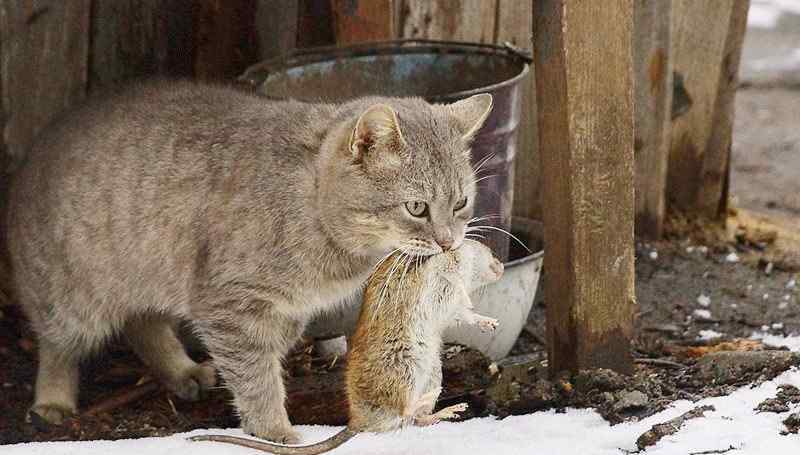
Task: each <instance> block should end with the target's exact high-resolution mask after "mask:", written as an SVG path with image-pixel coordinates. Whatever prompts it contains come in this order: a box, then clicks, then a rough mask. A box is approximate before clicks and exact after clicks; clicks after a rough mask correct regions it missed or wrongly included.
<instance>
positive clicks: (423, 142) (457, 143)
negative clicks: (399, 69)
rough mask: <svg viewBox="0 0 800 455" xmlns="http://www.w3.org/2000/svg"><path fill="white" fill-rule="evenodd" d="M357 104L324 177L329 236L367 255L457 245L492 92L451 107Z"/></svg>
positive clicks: (412, 101) (471, 198)
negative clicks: (474, 149) (474, 150)
mask: <svg viewBox="0 0 800 455" xmlns="http://www.w3.org/2000/svg"><path fill="white" fill-rule="evenodd" d="M352 107H353V112H355V114H354V115H353V117H352V118H351V119H348V121H347V122H346V129H345V128H344V127H342V128H340V132H339V138H338V140H336V141H335V146H336V150H335V153H333V155H334V156H335V158H334V159H333V161H332V162H330V161H329V162H328V167H329V168H330V169H327V170H325V171H323V172H324V175H323V176H322V178H321V179H320V188H319V190H320V191H319V199H318V200H319V202H320V208H321V210H322V212H323V215H324V222H325V224H326V228H328V229H330V232H331V234H332V236H333V237H335V238H337V239H338V240H340V241H342V242H343V244H346V245H347V246H348V248H349V249H353V250H358V251H359V252H361V253H364V254H385V253H387V252H389V251H392V250H395V249H400V250H401V251H405V252H407V253H409V254H412V255H421V256H427V255H432V254H436V253H441V252H442V251H448V250H451V249H454V248H458V246H459V245H461V243H462V242H463V241H464V236H465V228H466V225H467V222H468V221H469V220H470V219H471V218H472V216H473V206H474V204H475V194H476V177H475V172H474V170H473V168H472V164H471V160H470V146H471V143H472V140H473V139H474V136H475V134H476V133H477V132H478V130H479V129H480V128H481V126H482V125H483V122H484V121H485V120H486V118H487V117H488V115H489V113H490V112H491V109H492V97H491V95H488V94H480V95H475V96H472V97H470V98H468V99H465V100H461V101H458V102H455V103H452V104H447V105H436V104H430V103H427V102H425V101H424V100H422V99H419V98H403V99H398V98H371V99H364V100H360V101H358V102H355V103H354V106H352Z"/></svg>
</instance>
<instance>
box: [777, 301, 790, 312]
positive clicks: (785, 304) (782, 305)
mask: <svg viewBox="0 0 800 455" xmlns="http://www.w3.org/2000/svg"><path fill="white" fill-rule="evenodd" d="M787 308H789V302H786V301H784V302H781V303H779V304H778V309H779V310H785V309H787Z"/></svg>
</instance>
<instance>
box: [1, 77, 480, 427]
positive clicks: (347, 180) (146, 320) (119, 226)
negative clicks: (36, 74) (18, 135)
mask: <svg viewBox="0 0 800 455" xmlns="http://www.w3.org/2000/svg"><path fill="white" fill-rule="evenodd" d="M491 104H492V98H491V96H490V95H476V96H473V97H471V98H469V99H466V100H463V101H460V102H457V103H454V104H450V105H432V104H429V103H427V102H425V101H423V100H421V99H414V98H409V99H399V98H364V99H359V100H356V101H352V102H349V103H346V104H342V105H333V104H305V103H299V102H272V101H267V100H265V99H263V98H260V97H258V96H256V95H252V94H248V93H243V92H240V91H237V90H234V89H231V88H224V87H216V86H202V85H196V84H193V83H189V82H157V83H148V84H140V85H137V86H135V87H131V88H129V89H125V90H121V91H120V92H119V93H116V94H113V95H111V96H107V97H104V98H103V99H95V100H93V101H90V102H89V103H87V104H86V105H84V106H83V107H81V108H78V109H77V110H75V111H73V112H71V113H69V114H68V115H67V116H65V118H64V119H63V120H61V121H59V122H58V123H56V124H54V125H53V126H52V127H50V128H49V129H48V130H47V131H46V132H45V133H44V134H43V135H42V136H41V137H40V138H39V139H38V140H37V142H36V144H35V145H34V146H33V147H32V150H31V152H30V154H29V159H28V160H27V162H26V164H24V165H23V166H22V167H21V169H20V170H19V171H18V172H17V173H16V175H15V176H14V179H13V181H12V184H11V190H10V201H9V218H8V220H7V221H8V243H9V250H10V253H11V260H12V268H13V273H14V283H15V287H16V289H15V290H16V294H17V297H18V300H19V302H20V304H21V305H22V307H23V308H24V309H25V311H26V313H27V315H28V316H29V318H30V320H31V322H32V325H33V328H34V329H35V331H36V333H37V335H38V340H39V371H38V377H37V380H36V399H35V403H34V405H33V407H32V412H35V413H37V414H38V415H40V416H41V417H43V418H44V419H46V420H47V421H49V422H53V423H58V422H60V421H62V419H64V418H65V417H66V416H68V415H70V414H72V413H74V412H75V411H76V406H77V395H78V366H79V362H80V360H81V359H82V358H84V357H85V356H86V355H87V354H90V353H91V352H93V351H95V350H97V349H99V348H101V347H102V346H103V344H104V342H105V341H106V340H107V339H108V338H109V337H111V336H113V335H115V334H117V333H122V334H123V335H124V336H125V337H126V338H127V340H128V341H129V342H130V344H131V346H132V347H133V350H134V351H135V352H136V353H137V354H138V355H139V356H140V357H141V358H142V360H143V361H144V362H145V363H146V364H147V365H148V366H149V367H151V368H152V369H153V370H154V371H155V372H156V374H157V375H158V376H159V378H160V379H161V380H162V381H163V382H164V384H165V385H166V386H167V387H168V388H169V389H170V390H171V391H173V392H174V393H175V394H176V395H178V396H179V397H181V398H184V399H196V398H197V397H198V395H199V393H200V392H201V391H202V390H204V389H207V388H209V387H212V386H213V385H214V384H215V381H216V379H215V371H214V369H213V368H212V367H211V366H210V365H199V364H196V363H195V362H193V361H192V360H191V359H190V358H189V357H188V356H187V355H186V353H185V351H184V349H183V346H182V345H181V344H180V342H179V341H178V339H177V338H176V336H175V333H174V330H173V329H174V326H175V324H176V323H177V322H178V321H181V320H187V321H190V322H191V323H192V325H193V327H194V328H195V330H196V331H197V333H198V334H199V335H200V337H201V338H202V340H203V341H204V342H205V343H206V345H207V347H208V349H209V352H210V353H211V355H212V358H213V364H214V367H215V368H216V369H217V370H218V371H219V373H220V374H221V376H222V378H223V379H224V380H225V383H226V385H227V387H228V388H230V390H231V392H232V393H233V397H234V404H235V406H236V409H237V411H238V412H239V414H240V416H241V419H242V427H243V429H244V431H246V432H248V433H250V434H253V435H255V436H258V437H261V438H265V439H270V440H272V441H277V442H283V443H296V442H298V437H297V434H296V433H295V432H294V431H293V429H292V427H291V424H290V423H289V419H288V416H287V413H286V410H285V407H284V399H285V389H284V385H283V380H282V373H283V372H282V366H281V361H282V359H283V357H284V356H285V354H286V353H287V351H288V350H289V349H290V347H291V346H292V345H293V343H294V342H295V341H296V340H297V339H298V338H299V336H300V335H301V334H302V332H303V328H304V326H305V324H306V322H307V321H308V320H309V318H310V317H312V316H313V315H314V314H316V313H319V312H321V311H323V310H325V309H327V308H331V307H332V306H334V305H336V304H337V303H338V302H341V301H344V300H345V299H347V298H348V297H349V296H351V295H352V294H354V293H355V292H356V291H357V290H358V289H360V287H361V285H362V284H363V283H364V281H365V279H366V278H367V277H368V275H369V273H370V272H371V271H372V270H373V269H374V267H375V266H376V265H377V264H378V263H379V261H380V260H381V259H382V258H385V257H387V256H388V255H389V254H390V253H391V252H394V251H397V250H398V249H399V250H401V251H406V252H409V253H414V254H418V255H430V254H435V253H439V252H442V251H443V250H448V249H451V248H455V247H457V246H458V245H459V244H460V243H461V242H462V241H463V239H464V235H465V234H464V231H465V226H466V225H467V223H468V221H469V219H470V217H471V216H472V204H473V201H474V199H475V197H474V196H475V175H474V172H473V169H472V166H471V164H470V152H469V144H470V141H471V138H472V137H473V135H474V134H475V133H476V131H477V130H478V129H479V128H480V127H481V125H482V123H483V122H484V120H485V119H486V117H487V116H488V114H489V112H490V110H491Z"/></svg>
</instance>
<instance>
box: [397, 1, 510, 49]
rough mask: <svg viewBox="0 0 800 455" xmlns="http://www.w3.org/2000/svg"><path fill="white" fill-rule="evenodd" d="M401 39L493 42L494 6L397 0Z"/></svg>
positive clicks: (464, 2) (469, 2) (488, 2)
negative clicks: (398, 2)
mask: <svg viewBox="0 0 800 455" xmlns="http://www.w3.org/2000/svg"><path fill="white" fill-rule="evenodd" d="M400 1H402V6H401V7H400V15H401V17H400V35H401V37H402V38H428V39H442V40H451V41H472V42H480V43H492V42H494V32H495V28H494V23H495V13H496V9H495V2H494V1H487V0H430V1H418V0H400Z"/></svg>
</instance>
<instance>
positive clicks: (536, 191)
mask: <svg viewBox="0 0 800 455" xmlns="http://www.w3.org/2000/svg"><path fill="white" fill-rule="evenodd" d="M532 8H533V2H531V1H519V0H498V2H497V14H496V18H497V22H496V24H495V42H496V43H497V44H500V45H502V44H503V43H505V42H510V43H511V44H513V45H514V46H517V47H520V48H523V49H529V48H530V47H531V44H532V43H531V34H532V33H533V28H532V27H533V17H532V12H531V9H532ZM520 84H521V87H522V115H520V128H519V130H518V131H519V133H518V134H519V139H518V146H517V155H516V159H515V164H514V215H516V216H523V217H526V218H531V219H535V220H541V219H542V218H541V217H542V202H541V194H542V178H541V169H540V168H539V139H538V135H537V128H536V80H535V78H534V65H533V64H531V65H530V67H529V71H528V75H527V76H525V80H524V81H522V82H520Z"/></svg>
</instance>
